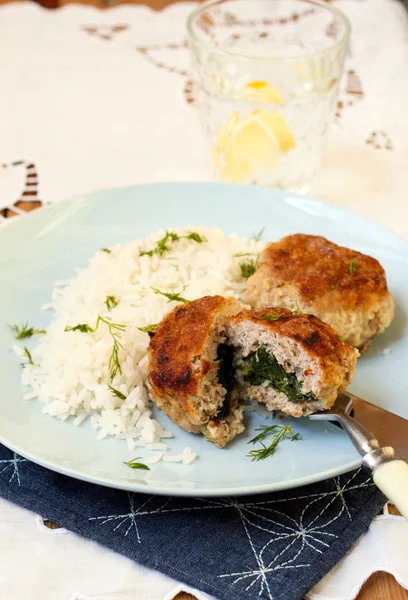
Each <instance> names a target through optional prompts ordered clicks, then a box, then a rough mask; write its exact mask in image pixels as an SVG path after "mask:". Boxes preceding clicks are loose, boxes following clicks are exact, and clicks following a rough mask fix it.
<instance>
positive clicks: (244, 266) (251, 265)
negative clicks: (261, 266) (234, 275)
mask: <svg viewBox="0 0 408 600" xmlns="http://www.w3.org/2000/svg"><path fill="white" fill-rule="evenodd" d="M239 267H240V269H241V276H242V279H248V278H249V277H251V275H253V274H254V273H255V271H256V262H255V261H254V260H249V261H248V262H242V263H239Z"/></svg>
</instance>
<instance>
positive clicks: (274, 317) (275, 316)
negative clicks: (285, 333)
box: [258, 313, 284, 323]
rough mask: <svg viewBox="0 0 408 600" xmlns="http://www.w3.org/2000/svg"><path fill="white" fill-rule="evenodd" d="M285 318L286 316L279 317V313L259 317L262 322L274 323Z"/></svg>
mask: <svg viewBox="0 0 408 600" xmlns="http://www.w3.org/2000/svg"><path fill="white" fill-rule="evenodd" d="M283 316H284V315H278V313H268V314H267V315H263V317H258V319H259V320H260V321H270V322H271V323H272V322H273V321H278V319H280V318H281V317H283Z"/></svg>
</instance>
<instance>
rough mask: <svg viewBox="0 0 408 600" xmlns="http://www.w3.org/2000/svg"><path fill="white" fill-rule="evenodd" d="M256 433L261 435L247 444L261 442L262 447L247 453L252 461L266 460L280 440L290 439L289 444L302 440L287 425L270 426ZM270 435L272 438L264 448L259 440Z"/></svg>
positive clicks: (259, 429)
mask: <svg viewBox="0 0 408 600" xmlns="http://www.w3.org/2000/svg"><path fill="white" fill-rule="evenodd" d="M256 431H260V432H261V433H259V434H258V435H257V436H255V437H254V438H253V439H252V440H250V441H249V442H248V444H256V443H257V442H261V446H262V447H261V448H256V449H255V450H251V451H250V452H249V453H248V456H250V457H251V459H252V461H258V460H264V459H265V458H268V456H272V454H274V452H275V450H276V447H277V445H278V444H279V442H280V441H281V440H284V439H290V441H291V442H294V441H297V440H301V439H302V437H301V436H300V435H299V434H298V433H293V432H292V426H291V425H287V426H286V427H285V426H284V425H270V426H269V427H267V426H265V427H260V428H258V429H256ZM270 433H273V437H272V438H271V442H270V444H269V446H266V445H265V444H264V443H263V442H262V441H261V440H263V439H264V438H265V437H266V436H267V435H269V434H270Z"/></svg>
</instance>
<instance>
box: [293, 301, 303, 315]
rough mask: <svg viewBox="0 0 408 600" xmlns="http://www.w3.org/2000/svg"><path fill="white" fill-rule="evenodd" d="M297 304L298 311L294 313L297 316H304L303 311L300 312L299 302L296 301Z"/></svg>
mask: <svg viewBox="0 0 408 600" xmlns="http://www.w3.org/2000/svg"><path fill="white" fill-rule="evenodd" d="M295 302H296V310H294V311H293V312H294V314H295V315H301V314H302V311H301V310H300V307H299V304H298V301H297V300H295Z"/></svg>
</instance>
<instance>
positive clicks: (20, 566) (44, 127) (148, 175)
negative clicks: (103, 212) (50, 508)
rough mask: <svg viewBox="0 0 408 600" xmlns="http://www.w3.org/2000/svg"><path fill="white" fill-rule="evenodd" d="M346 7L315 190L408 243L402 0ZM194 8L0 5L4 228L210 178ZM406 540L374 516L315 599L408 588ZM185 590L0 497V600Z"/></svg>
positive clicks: (343, 0) (81, 599)
mask: <svg viewBox="0 0 408 600" xmlns="http://www.w3.org/2000/svg"><path fill="white" fill-rule="evenodd" d="M337 4H338V6H339V7H341V8H342V10H344V11H345V12H346V14H347V15H348V16H349V18H350V20H351V22H352V26H353V35H352V39H351V49H350V54H349V56H348V57H347V60H346V68H345V75H344V79H343V82H342V85H341V93H340V97H339V100H338V105H337V110H336V117H335V122H334V123H333V125H332V126H331V129H330V133H329V140H328V150H327V153H326V157H325V162H324V166H323V168H322V170H321V172H320V174H319V175H318V177H317V178H316V181H315V183H314V185H313V189H312V192H311V195H312V196H315V197H317V198H320V199H322V200H326V201H329V202H333V203H335V204H338V205H341V206H343V207H345V208H348V209H352V210H354V211H356V212H359V213H361V214H363V215H365V216H368V217H371V218H372V219H374V220H376V221H378V222H380V223H382V224H383V225H385V226H387V227H389V228H391V229H393V230H394V231H396V232H397V233H399V234H400V235H402V236H405V237H407V238H408V200H407V190H408V119H407V116H406V110H407V106H408V15H407V13H406V12H405V10H404V8H403V6H402V4H400V3H399V2H397V1H393V0H338V1H337ZM192 6H193V5H192V4H176V5H172V6H170V7H168V8H167V9H165V10H164V11H161V12H154V11H152V10H151V9H149V8H146V7H144V6H120V7H117V8H112V9H110V10H109V11H105V12H101V11H98V10H96V9H93V8H90V7H84V6H78V5H77V6H74V5H71V6H68V7H65V8H62V9H58V10H56V11H47V10H45V9H42V8H40V7H38V6H37V5H35V4H28V3H27V4H19V3H15V4H9V5H3V6H1V7H0V17H1V18H0V48H1V54H2V60H1V61H0V82H1V83H0V114H1V135H0V221H2V222H3V224H5V223H6V222H7V221H9V220H12V219H13V218H19V215H20V214H24V212H25V211H28V210H32V209H35V208H37V207H38V206H40V205H41V204H47V203H51V202H58V201H61V200H63V199H65V198H68V197H70V196H73V195H76V194H83V193H86V192H91V191H95V190H100V189H103V188H112V187H118V186H124V185H132V184H137V183H145V182H159V181H206V180H210V179H211V166H210V163H209V156H208V150H207V146H206V141H205V139H204V134H203V133H202V131H201V129H200V125H199V122H198V119H197V114H196V107H195V89H194V84H193V82H192V76H191V71H190V61H189V56H188V49H187V47H186V43H185V20H186V16H187V14H188V12H189V11H190V10H191V8H192ZM1 472H2V465H1V464H0V473H1ZM42 517H44V518H46V515H42ZM407 539H408V524H407V523H405V522H404V521H403V520H402V519H401V518H399V517H391V516H384V517H380V518H378V519H376V520H375V521H374V523H373V524H372V526H371V528H370V531H369V532H368V533H367V534H366V536H364V537H363V538H362V539H361V540H360V542H359V543H358V544H357V546H356V548H355V549H354V550H353V551H352V553H351V554H350V555H349V556H348V557H346V558H345V559H344V560H343V561H342V563H340V565H339V566H338V567H337V568H336V569H335V570H334V572H332V573H331V574H329V575H328V576H327V577H326V578H325V579H324V580H323V582H322V583H321V584H319V585H318V586H317V587H316V588H315V589H314V590H313V592H312V593H311V594H310V598H315V599H318V600H324V599H326V600H329V599H330V600H334V599H336V600H340V599H342V600H345V599H351V598H354V597H355V596H356V594H357V593H358V590H359V588H360V587H361V585H362V583H363V582H364V580H365V579H366V578H367V577H368V576H369V575H370V574H371V573H372V572H374V571H376V570H387V571H389V572H392V573H393V574H394V575H395V576H396V578H397V580H398V581H399V582H400V583H401V585H404V586H405V587H406V588H408V547H407V542H406V540H407ZM180 589H183V588H181V587H180V586H178V584H177V583H176V582H174V581H172V580H170V579H168V578H167V577H164V576H162V575H160V574H158V573H154V572H151V571H149V570H147V569H144V568H141V567H139V566H138V565H136V564H134V563H132V562H131V561H129V560H128V559H126V558H123V557H120V556H117V555H115V554H113V553H112V552H110V551H108V550H106V549H104V548H101V547H99V546H97V545H96V544H94V543H92V542H89V541H87V540H83V539H80V538H78V537H77V536H75V535H74V534H71V533H69V532H66V531H65V530H49V529H47V528H46V527H44V526H43V524H42V519H41V518H40V517H36V516H34V515H32V514H30V513H28V512H27V511H24V510H22V509H20V508H17V507H15V506H12V505H10V504H8V503H7V502H5V501H3V500H0V598H1V599H2V600H3V599H5V600H27V599H28V598H29V599H30V600H37V599H38V600H39V599H41V600H51V599H52V600H60V599H61V600H91V599H95V598H101V599H102V598H105V599H109V600H111V599H114V598H115V599H117V600H127V599H129V600H130V599H131V598H132V599H134V598H137V599H138V600H148V599H150V600H156V599H157V600H159V599H160V600H161V599H162V598H172V597H173V596H174V594H175V593H176V591H178V590H180ZM184 589H185V587H184ZM195 594H196V595H200V594H199V592H197V591H195ZM201 597H202V598H204V595H201Z"/></svg>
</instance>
